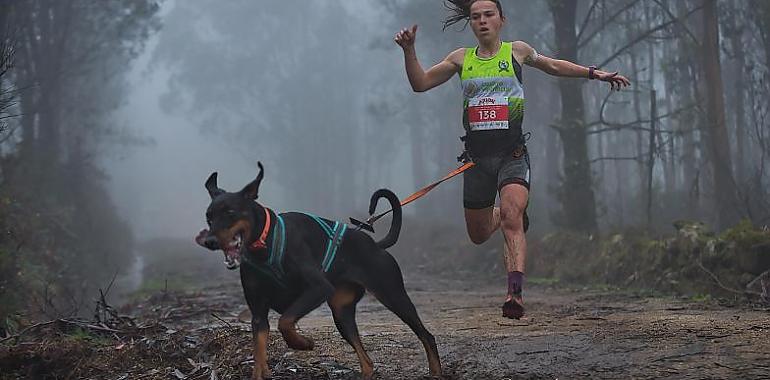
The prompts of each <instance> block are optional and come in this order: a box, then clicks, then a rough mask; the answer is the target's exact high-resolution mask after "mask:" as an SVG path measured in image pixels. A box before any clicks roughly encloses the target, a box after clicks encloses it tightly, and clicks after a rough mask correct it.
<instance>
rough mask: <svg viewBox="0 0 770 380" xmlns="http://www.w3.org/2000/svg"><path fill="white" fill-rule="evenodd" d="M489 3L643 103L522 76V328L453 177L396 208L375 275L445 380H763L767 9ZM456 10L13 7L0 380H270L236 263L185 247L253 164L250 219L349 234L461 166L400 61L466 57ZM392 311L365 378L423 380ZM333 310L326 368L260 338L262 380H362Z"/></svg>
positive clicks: (447, 111)
mask: <svg viewBox="0 0 770 380" xmlns="http://www.w3.org/2000/svg"><path fill="white" fill-rule="evenodd" d="M481 2H483V1H481ZM486 2H487V3H490V4H492V3H493V2H490V1H486ZM499 3H500V4H502V9H503V10H504V15H505V22H504V23H503V24H502V29H501V31H500V36H501V38H502V40H503V41H525V42H526V43H528V44H529V45H530V46H532V47H533V48H534V49H535V50H536V51H537V53H539V54H541V55H543V56H546V57H551V58H554V59H559V60H566V61H570V62H574V63H575V64H577V65H581V66H585V67H588V66H589V65H594V66H596V67H597V69H601V70H604V71H607V72H613V73H614V72H618V73H620V74H621V75H623V76H625V77H626V78H628V80H629V81H630V83H631V85H630V86H628V87H624V88H622V89H621V90H620V91H611V89H610V85H609V84H607V83H603V82H601V81H597V80H588V78H564V77H557V76H554V75H549V74H547V73H546V72H543V71H542V70H538V69H536V68H533V67H531V66H528V65H522V66H521V67H522V68H521V70H522V71H521V74H522V75H523V80H522V87H523V88H524V91H525V94H526V112H525V116H524V121H523V127H522V128H523V132H524V133H525V136H526V138H527V141H526V146H527V151H528V154H529V161H528V162H529V165H530V166H531V179H530V180H529V186H530V187H529V191H528V201H527V205H526V212H527V215H528V218H529V229H528V231H527V232H526V241H527V243H526V252H527V267H526V272H525V276H526V282H525V284H526V286H525V287H524V297H525V298H524V302H526V303H525V304H524V306H525V307H526V314H525V317H524V318H522V319H507V318H503V317H501V316H500V304H501V303H502V302H503V301H504V299H505V296H506V293H505V286H506V265H507V264H506V261H505V260H504V259H503V258H504V256H505V255H506V248H505V245H506V244H507V241H506V238H505V237H504V236H503V234H502V233H499V232H495V233H494V234H493V235H492V236H491V238H489V240H488V241H486V242H484V243H482V244H475V243H474V242H473V241H471V239H470V238H469V233H470V228H471V227H470V226H469V227H467V229H466V219H465V217H464V207H463V175H459V176H457V177H454V178H452V179H449V180H447V181H445V182H443V183H441V184H440V185H439V186H437V187H435V189H432V190H431V191H430V192H429V193H427V194H426V195H425V196H424V197H421V198H420V199H418V200H416V201H414V202H413V203H409V204H408V205H404V206H403V221H402V226H403V227H401V235H400V238H399V240H398V243H397V244H396V245H395V246H394V247H392V248H390V249H388V252H389V253H390V254H392V256H393V257H395V261H396V262H397V263H398V267H400V272H399V276H400V275H401V273H403V283H404V286H405V287H406V292H407V293H408V295H409V297H411V299H412V301H413V302H414V305H415V307H416V309H417V312H418V313H419V316H420V318H421V320H422V323H424V324H425V326H426V328H427V330H429V331H430V332H431V333H432V334H433V336H435V340H436V344H437V346H438V354H439V356H440V357H441V365H442V375H443V376H444V378H448V379H553V378H593V379H597V378H607V379H614V378H690V376H692V377H693V378H763V377H764V376H767V374H768V373H770V340H768V339H767V337H768V333H770V314H768V311H770V230H769V229H768V225H770V102H768V100H767V99H768V98H770V86H769V85H768V80H770V1H766V0H729V1H728V0H719V1H717V0H540V1H524V0H502V1H500V2H499ZM450 4H451V3H450V2H448V1H443V0H384V1H373V0H340V1H333V0H318V1H307V0H282V1H274V0H270V1H268V0H264V1H248V0H231V1H216V0H131V1H117V0H114V1H113V0H108V1H97V0H66V1H65V0H61V1H59V0H0V379H27V378H29V379H63V378H67V379H69V378H73V379H74V378H88V379H91V378H94V379H140V378H141V379H150V378H153V379H154V378H157V379H169V378H171V379H240V378H249V376H251V377H250V378H252V379H262V378H263V377H262V376H264V374H262V373H259V370H260V367H261V364H260V360H262V359H260V357H259V355H257V354H256V353H257V352H258V350H257V349H256V348H255V351H254V353H252V351H251V350H252V348H251V344H252V339H253V342H254V345H255V347H256V346H257V343H256V342H257V332H256V330H255V329H256V328H257V327H256V326H257V323H256V322H254V321H256V320H257V319H258V318H257V316H255V315H252V314H253V310H251V311H250V310H249V308H250V307H251V305H249V306H248V307H247V302H246V300H245V299H244V291H245V292H247V293H248V290H246V288H247V285H246V284H245V283H244V284H243V289H242V283H241V281H243V280H242V279H243V276H244V274H243V273H244V272H243V266H245V265H246V264H245V263H242V264H241V267H242V268H241V272H240V273H241V276H240V277H239V275H238V271H230V270H227V268H225V265H223V263H222V261H223V258H222V251H216V250H215V251H214V252H211V251H209V250H206V249H204V248H202V247H201V246H200V245H198V244H196V242H195V240H194V238H195V236H196V234H198V232H199V231H200V230H201V229H203V228H209V227H207V218H208V216H207V208H208V207H209V205H210V203H212V202H214V200H213V198H215V195H214V194H213V193H211V190H210V189H209V191H207V188H206V187H204V183H206V181H207V178H209V176H210V175H211V173H213V172H217V173H218V177H217V178H218V183H216V182H215V185H217V186H218V187H219V188H221V190H224V191H227V192H238V191H239V190H241V189H242V188H244V186H246V185H247V184H249V183H250V182H251V181H253V180H254V179H255V178H256V177H257V175H258V173H260V168H259V167H258V162H259V163H260V164H261V165H262V166H263V167H264V179H263V180H261V184H258V186H259V193H258V198H257V203H258V204H259V205H262V206H264V207H269V208H270V209H271V210H273V211H275V212H276V215H277V213H279V212H289V211H302V212H307V213H311V214H313V215H318V216H321V217H323V218H328V219H329V220H331V221H340V222H342V223H347V222H348V220H349V217H353V218H356V219H358V220H366V218H367V217H369V216H370V213H369V210H368V207H369V201H370V197H371V196H372V193H373V192H374V191H375V190H377V189H383V188H385V189H389V190H391V191H393V193H395V194H396V195H397V196H398V198H400V199H403V198H405V197H407V196H408V195H410V194H412V193H414V192H415V191H417V190H418V189H420V188H422V187H423V186H426V185H429V184H431V183H433V182H434V181H438V180H439V179H441V178H442V177H443V176H445V175H446V174H447V173H449V172H451V171H452V170H454V169H456V168H457V167H458V166H459V165H460V163H458V159H457V157H458V156H459V155H460V154H461V153H462V151H463V142H462V141H461V140H460V137H461V136H462V135H463V134H464V133H465V131H464V130H463V122H462V121H463V91H462V88H461V87H460V83H461V81H460V78H459V75H454V76H452V78H451V79H450V80H449V81H448V83H446V84H444V85H441V86H438V87H436V88H434V89H432V90H430V91H427V92H424V93H422V92H419V93H418V92H416V91H413V89H412V87H410V82H409V79H408V78H407V74H406V73H405V62H404V60H405V58H404V57H405V55H404V54H405V53H403V52H402V49H401V47H399V45H398V44H397V43H394V35H395V34H396V33H398V32H399V31H400V30H402V29H404V28H409V27H411V26H412V25H418V26H419V29H417V30H418V31H417V34H416V38H415V50H416V54H417V58H418V59H419V62H420V63H421V64H422V67H423V68H425V69H427V68H429V67H431V66H432V65H435V64H437V63H439V62H442V61H443V60H444V59H445V57H447V54H449V53H450V52H452V51H453V50H455V49H458V48H461V47H474V46H477V45H478V44H479V42H478V40H477V39H476V37H475V36H474V33H473V31H472V30H471V29H472V26H471V25H469V24H468V23H467V22H466V21H461V22H458V23H456V24H453V25H450V26H448V27H445V25H444V20H445V19H446V18H447V15H448V14H449V12H450V10H451V7H449V5H450ZM495 4H497V3H495ZM260 178H261V177H260ZM257 182H259V181H257ZM498 202H499V201H498ZM380 203H384V202H380ZM212 204H213V203H212ZM262 206H260V207H262ZM377 210H378V212H381V211H384V210H387V208H386V207H385V206H384V205H383V204H380V206H379V208H378V209H377ZM260 215H261V214H260ZM268 215H269V214H268ZM260 217H261V216H260ZM287 218H288V217H287ZM395 219H396V217H394V218H393V220H395ZM391 222H392V219H391V218H390V217H387V218H385V219H383V220H382V221H380V222H377V224H375V225H374V229H375V231H376V232H375V233H374V234H369V235H371V236H372V237H373V238H374V239H382V238H383V236H384V235H385V233H386V232H387V229H388V225H390V224H391ZM319 223H321V222H320V221H319ZM348 227H349V229H351V230H352V229H353V228H352V227H351V226H348ZM211 228H213V227H211ZM501 228H502V227H501ZM289 232H291V230H289ZM324 241H325V240H324ZM331 244H332V242H331V240H330V243H329V245H330V246H331ZM343 248H344V242H343ZM319 249H320V248H319ZM322 254H323V251H322ZM362 254H363V253H362ZM225 259H226V260H227V253H225ZM335 265H336V264H335ZM507 271H508V273H509V274H510V273H511V271H510V269H508V270H507ZM509 286H510V285H509ZM375 293H376V292H372V291H370V292H369V293H367V295H366V296H364V298H363V299H362V300H361V303H360V304H359V305H358V306H359V307H358V314H357V317H356V319H355V320H357V322H358V329H360V332H361V340H362V341H363V346H364V347H366V350H367V351H368V352H369V353H370V354H371V356H372V360H370V362H371V361H373V362H374V368H375V372H374V378H381V379H414V378H424V376H427V375H428V374H429V372H431V374H432V375H434V376H435V373H433V372H432V371H433V368H432V367H431V368H430V371H429V364H428V362H429V361H430V354H429V355H428V356H429V358H428V359H429V360H428V361H426V359H425V352H424V351H423V344H425V342H424V341H423V342H422V343H421V340H418V339H417V337H415V333H413V332H412V330H411V329H410V327H411V326H409V327H408V326H407V325H406V324H404V322H402V319H400V318H401V316H400V315H399V316H396V315H394V314H393V313H391V312H390V311H389V309H390V310H392V308H391V307H390V306H389V305H388V306H387V307H385V306H382V304H381V302H380V301H382V300H381V299H380V298H381V297H380V294H375ZM509 294H510V292H509ZM247 296H248V295H247ZM359 299H360V297H359ZM378 300H379V301H378ZM356 302H357V301H356ZM506 302H507V301H506ZM319 304H320V303H319ZM334 305H335V304H334V302H332V301H329V304H328V306H327V303H326V301H324V302H323V305H322V306H321V307H320V308H318V309H317V310H314V311H312V312H310V314H308V315H307V317H305V318H304V319H302V320H300V321H299V325H298V326H299V327H300V331H301V332H302V334H303V335H307V336H309V337H312V341H314V342H315V348H314V349H313V350H312V351H304V350H298V349H293V348H292V346H291V345H289V346H288V347H287V343H285V342H284V339H286V338H285V337H286V331H285V330H284V329H283V326H282V325H281V326H279V322H278V321H279V318H281V319H280V320H281V321H283V317H281V316H280V315H281V313H277V312H276V311H271V312H270V317H269V319H270V325H269V329H270V330H269V331H270V334H269V343H266V344H267V359H266V360H267V364H268V365H269V367H270V369H271V370H272V378H277V379H348V378H358V376H359V373H363V375H361V376H363V378H370V377H369V376H370V375H369V374H368V372H367V371H368V369H367V368H368V367H366V361H365V360H362V359H361V356H360V354H359V351H358V349H355V350H354V349H353V348H351V346H350V345H348V343H347V342H346V340H347V339H348V338H347V337H345V339H343V338H342V337H341V336H340V334H339V333H337V327H338V326H339V325H337V327H335V321H336V318H337V316H336V314H335V315H334V319H332V317H333V315H332V314H333V311H334V310H332V309H333V308H334V307H335V306H334ZM316 306H317V305H316ZM353 309H354V311H355V310H356V309H355V304H353ZM290 310H291V309H290ZM330 310H331V311H330ZM355 320H354V322H353V323H354V324H355ZM279 327H280V329H279ZM340 332H342V330H340ZM252 333H253V334H254V335H253V338H252ZM282 334H283V338H284V339H282ZM357 335H358V331H356V336H357ZM312 341H311V343H312ZM287 342H288V340H287ZM354 347H355V345H354ZM426 347H427V346H426ZM425 350H428V348H425ZM428 351H429V350H428ZM364 355H365V354H364ZM430 363H433V362H430ZM431 365H433V364H431ZM252 367H254V368H255V369H252ZM252 371H253V372H252ZM264 378H267V377H264Z"/></svg>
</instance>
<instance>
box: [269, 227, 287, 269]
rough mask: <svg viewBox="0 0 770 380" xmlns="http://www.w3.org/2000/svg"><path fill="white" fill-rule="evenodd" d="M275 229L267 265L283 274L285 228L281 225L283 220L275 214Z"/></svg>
mask: <svg viewBox="0 0 770 380" xmlns="http://www.w3.org/2000/svg"><path fill="white" fill-rule="evenodd" d="M275 219H276V223H275V229H274V230H273V244H272V246H271V248H270V256H269V257H268V259H267V263H268V265H270V266H271V267H274V268H277V269H279V270H280V271H281V272H283V266H282V265H281V262H283V252H284V251H285V249H284V248H285V247H286V226H285V225H284V224H283V218H282V217H281V216H280V215H278V214H276V218H275Z"/></svg>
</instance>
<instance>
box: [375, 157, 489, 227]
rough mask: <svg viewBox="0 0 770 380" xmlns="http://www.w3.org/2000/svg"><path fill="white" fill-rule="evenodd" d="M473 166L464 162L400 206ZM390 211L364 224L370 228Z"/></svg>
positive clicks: (403, 200) (407, 198)
mask: <svg viewBox="0 0 770 380" xmlns="http://www.w3.org/2000/svg"><path fill="white" fill-rule="evenodd" d="M473 165H475V164H474V163H473V162H466V163H464V164H462V165H461V166H460V167H458V168H457V169H455V170H452V171H451V172H449V174H447V175H445V176H444V178H441V179H440V180H438V181H436V182H433V183H431V184H430V185H428V186H425V187H423V188H422V189H420V190H417V191H416V192H415V193H414V194H412V195H410V196H408V197H406V198H404V199H402V200H401V206H406V205H407V204H409V203H412V202H414V201H416V200H417V199H420V198H422V197H423V196H424V195H425V194H427V193H428V192H429V191H431V190H433V188H434V187H436V186H438V185H440V184H441V183H442V182H444V181H446V180H448V179H450V178H452V177H454V176H456V175H458V174H460V173H462V172H464V171H466V170H468V169H470V168H471V167H472V166H473ZM392 211H393V210H388V211H385V212H383V213H381V214H377V215H374V216H372V217H371V218H369V219H367V220H366V223H367V224H369V225H370V226H371V224H372V223H374V222H376V221H377V219H380V218H382V217H383V216H385V215H387V214H389V213H391V212H392Z"/></svg>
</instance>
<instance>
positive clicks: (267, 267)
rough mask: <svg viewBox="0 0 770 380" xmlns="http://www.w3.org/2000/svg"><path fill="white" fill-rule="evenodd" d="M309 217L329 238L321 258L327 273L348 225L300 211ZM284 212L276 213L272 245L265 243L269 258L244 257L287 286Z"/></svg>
mask: <svg viewBox="0 0 770 380" xmlns="http://www.w3.org/2000/svg"><path fill="white" fill-rule="evenodd" d="M300 214H303V215H305V216H307V217H310V218H312V219H313V220H314V221H315V222H316V224H318V225H319V226H320V227H321V229H322V230H323V231H324V233H326V236H327V238H328V239H329V240H328V242H327V243H326V250H325V251H324V257H323V260H321V269H323V271H324V272H325V273H327V272H329V270H331V268H332V265H333V264H334V259H335V258H336V256H337V251H338V250H339V247H340V245H342V240H343V238H344V237H345V232H347V229H348V225H347V224H345V223H340V222H337V221H335V222H332V221H330V220H325V219H321V218H319V217H317V216H315V215H312V214H307V213H304V212H300ZM282 215H283V214H276V222H275V227H274V228H273V230H272V231H271V233H270V245H269V246H267V245H266V244H265V249H267V260H266V261H264V262H255V261H253V260H251V259H250V258H249V257H248V256H245V257H244V262H246V263H247V264H250V265H251V266H252V267H254V268H255V269H257V270H258V271H259V272H261V273H262V274H263V275H264V276H265V277H266V278H268V279H269V280H271V282H273V283H276V284H278V285H280V286H281V287H284V288H285V287H286V278H285V277H286V273H285V272H284V270H283V256H284V253H285V251H286V225H285V224H284V221H283V216H282Z"/></svg>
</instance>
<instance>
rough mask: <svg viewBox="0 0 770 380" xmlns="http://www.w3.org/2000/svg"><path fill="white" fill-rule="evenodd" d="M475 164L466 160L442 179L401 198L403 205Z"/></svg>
mask: <svg viewBox="0 0 770 380" xmlns="http://www.w3.org/2000/svg"><path fill="white" fill-rule="evenodd" d="M473 165H475V164H474V163H473V162H466V163H465V164H463V165H462V166H460V167H459V168H457V169H455V170H452V171H451V172H449V174H447V175H445V176H444V178H442V179H440V180H438V181H436V182H433V183H431V184H430V185H428V186H425V187H423V188H422V189H420V190H417V191H416V192H415V193H414V194H412V195H410V196H408V197H406V198H404V199H402V200H401V206H406V205H408V204H409V203H412V202H414V201H416V200H417V199H420V198H422V196H423V195H425V194H427V193H428V192H429V191H431V190H433V188H434V187H436V186H438V185H440V184H441V183H442V182H444V181H446V180H448V179H450V178H452V177H454V176H456V175H458V174H460V173H462V172H464V171H466V170H468V169H469V168H470V167H471V166H473Z"/></svg>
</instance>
